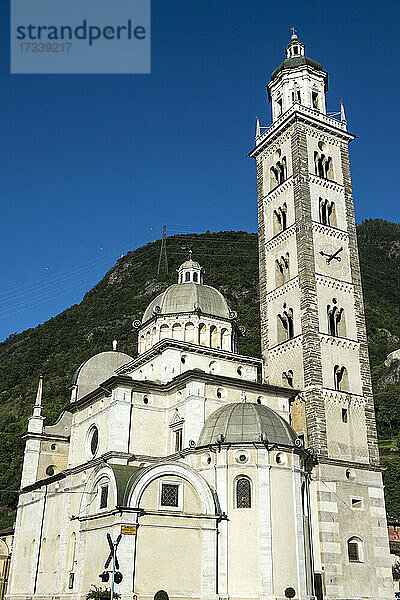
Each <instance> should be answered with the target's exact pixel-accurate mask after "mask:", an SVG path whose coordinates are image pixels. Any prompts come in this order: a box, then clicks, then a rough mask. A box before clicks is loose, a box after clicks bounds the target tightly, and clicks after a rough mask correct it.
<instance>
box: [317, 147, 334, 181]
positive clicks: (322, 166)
mask: <svg viewBox="0 0 400 600" xmlns="http://www.w3.org/2000/svg"><path fill="white" fill-rule="evenodd" d="M314 166H315V174H316V175H318V176H319V177H323V178H324V179H330V180H333V178H334V175H333V161H332V157H331V156H326V155H325V154H319V152H314Z"/></svg>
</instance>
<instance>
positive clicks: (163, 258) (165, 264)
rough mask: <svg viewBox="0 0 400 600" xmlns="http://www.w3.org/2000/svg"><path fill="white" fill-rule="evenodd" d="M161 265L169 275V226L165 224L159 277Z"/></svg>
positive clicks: (158, 268)
mask: <svg viewBox="0 0 400 600" xmlns="http://www.w3.org/2000/svg"><path fill="white" fill-rule="evenodd" d="M161 265H162V266H163V269H164V275H168V257H167V226H166V225H163V230H162V239H161V250H160V258H159V259H158V267H157V277H159V276H160V273H161Z"/></svg>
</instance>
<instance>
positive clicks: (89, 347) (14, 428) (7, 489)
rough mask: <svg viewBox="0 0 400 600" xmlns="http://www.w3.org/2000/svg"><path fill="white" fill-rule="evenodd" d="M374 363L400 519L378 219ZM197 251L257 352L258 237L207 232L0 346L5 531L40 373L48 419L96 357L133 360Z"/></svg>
mask: <svg viewBox="0 0 400 600" xmlns="http://www.w3.org/2000/svg"><path fill="white" fill-rule="evenodd" d="M358 236H359V248H360V259H361V267H362V272H363V282H364V296H365V306H366V314H367V327H368V335H369V346H370V358H371V367H372V373H373V379H374V390H375V398H376V406H377V421H378V431H379V436H380V445H381V451H382V462H383V464H384V466H386V467H387V472H386V473H385V483H386V489H387V508H388V513H389V514H390V515H392V516H398V517H400V497H399V494H398V493H396V487H397V488H398V486H399V485H400V459H399V454H398V450H397V441H398V440H397V437H398V432H399V425H400V402H399V397H400V367H399V364H398V362H394V363H392V364H391V365H390V366H385V365H384V361H385V359H386V356H387V354H388V353H389V352H391V351H392V350H394V349H397V348H399V347H400V285H399V278H400V225H399V224H395V223H389V222H387V221H383V220H380V219H370V220H367V221H364V222H363V223H362V224H361V225H359V227H358ZM189 245H190V246H192V247H193V249H194V258H196V260H198V261H199V262H200V263H201V264H202V266H203V267H204V269H205V282H206V283H207V284H209V285H212V286H214V287H216V288H218V289H219V290H220V291H221V292H222V293H223V294H224V295H225V296H226V298H227V300H228V302H229V304H230V306H231V307H232V309H234V310H236V311H237V313H238V316H239V322H240V324H242V325H244V326H245V328H246V335H245V337H244V338H242V343H241V348H240V350H241V352H242V353H243V354H249V355H253V356H259V355H260V331H259V307H258V249H257V235H256V234H251V233H246V232H240V231H239V232H234V231H225V232H219V233H210V232H206V233H203V234H193V235H176V236H171V237H169V238H168V239H167V252H168V274H163V275H162V276H160V277H157V265H158V258H159V254H160V240H157V241H155V242H152V243H150V244H147V245H146V246H143V247H142V248H138V249H137V250H135V251H133V252H129V253H128V254H126V255H125V256H124V257H122V258H120V259H119V260H118V261H117V263H116V264H115V266H114V267H113V268H112V269H111V270H110V271H109V272H108V273H107V274H106V275H105V277H104V278H103V279H102V280H101V281H100V282H99V283H98V284H97V285H96V286H95V287H94V288H93V289H91V290H90V291H89V292H88V293H87V294H86V295H85V297H84V298H83V300H82V302H81V303H80V304H77V305H74V306H72V307H71V308H69V309H67V310H65V311H63V312H62V313H61V314H59V315H58V316H57V317H54V318H52V319H50V320H49V321H46V322H45V323H44V324H43V325H39V326H38V327H35V328H32V329H28V330H27V331H24V332H22V333H19V334H16V335H11V336H10V337H9V338H7V340H5V341H4V342H3V343H1V344H0V362H1V370H0V435H1V446H0V505H1V506H0V527H3V526H6V525H8V524H10V523H11V522H12V520H13V514H14V507H15V504H16V500H17V494H16V490H18V486H19V479H20V472H21V463H22V453H23V441H22V440H21V435H22V434H23V433H24V432H25V431H26V426H27V419H28V417H29V416H30V414H31V413H32V405H33V403H34V399H35V392H36V387H37V382H38V377H39V375H41V374H42V375H43V376H44V398H43V404H44V410H43V412H44V415H45V416H46V417H47V419H46V423H47V424H50V423H52V422H53V421H54V420H55V419H56V418H57V416H58V414H59V412H60V411H61V409H62V408H63V406H64V405H66V404H67V403H68V401H69V385H70V382H71V379H72V375H73V373H74V371H75V369H76V368H77V367H78V366H79V364H80V363H81V362H83V361H84V360H85V359H87V358H88V357H89V356H92V355H93V354H95V353H97V352H100V351H103V350H106V349H111V343H112V340H114V339H117V340H118V349H119V350H121V351H124V352H127V353H128V354H130V355H132V356H134V355H135V354H136V333H135V332H134V331H133V330H132V326H131V323H132V321H133V320H135V319H140V318H141V316H142V314H143V311H144V309H145V308H146V306H147V305H148V303H149V302H150V300H151V299H152V298H153V297H154V296H155V295H156V294H158V293H160V291H162V290H164V289H165V288H166V287H167V286H168V285H170V284H171V283H175V282H176V268H177V267H178V266H179V265H180V263H181V262H183V260H185V258H186V253H185V252H184V251H183V250H182V249H181V247H182V246H189Z"/></svg>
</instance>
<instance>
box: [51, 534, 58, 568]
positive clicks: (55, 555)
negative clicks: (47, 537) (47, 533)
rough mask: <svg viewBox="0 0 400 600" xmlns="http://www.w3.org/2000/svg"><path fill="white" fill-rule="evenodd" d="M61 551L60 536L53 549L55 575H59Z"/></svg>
mask: <svg viewBox="0 0 400 600" xmlns="http://www.w3.org/2000/svg"><path fill="white" fill-rule="evenodd" d="M59 549H60V536H59V535H58V536H57V537H56V541H55V544H54V548H53V551H52V552H53V571H54V573H57V569H58V552H59Z"/></svg>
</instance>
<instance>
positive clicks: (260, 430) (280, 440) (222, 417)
mask: <svg viewBox="0 0 400 600" xmlns="http://www.w3.org/2000/svg"><path fill="white" fill-rule="evenodd" d="M221 434H222V435H223V436H224V440H223V441H224V443H227V444H236V443H248V442H260V441H261V436H262V434H265V436H266V439H267V440H268V442H269V443H270V444H279V445H283V446H293V445H294V442H295V440H296V439H297V434H296V432H295V431H294V430H293V429H292V427H290V425H289V424H288V423H286V421H285V420H284V419H283V418H282V417H281V416H280V415H278V414H277V413H276V412H275V411H274V410H272V409H271V408H268V406H264V405H263V404H255V403H252V402H240V403H234V404H227V405H226V406H223V407H222V408H219V409H218V410H216V411H215V412H214V413H213V414H212V415H210V416H209V417H208V419H207V421H206V422H205V423H204V426H203V429H202V431H201V434H200V438H199V443H198V446H208V445H209V444H216V443H217V441H218V437H219V436H220V435H221Z"/></svg>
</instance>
